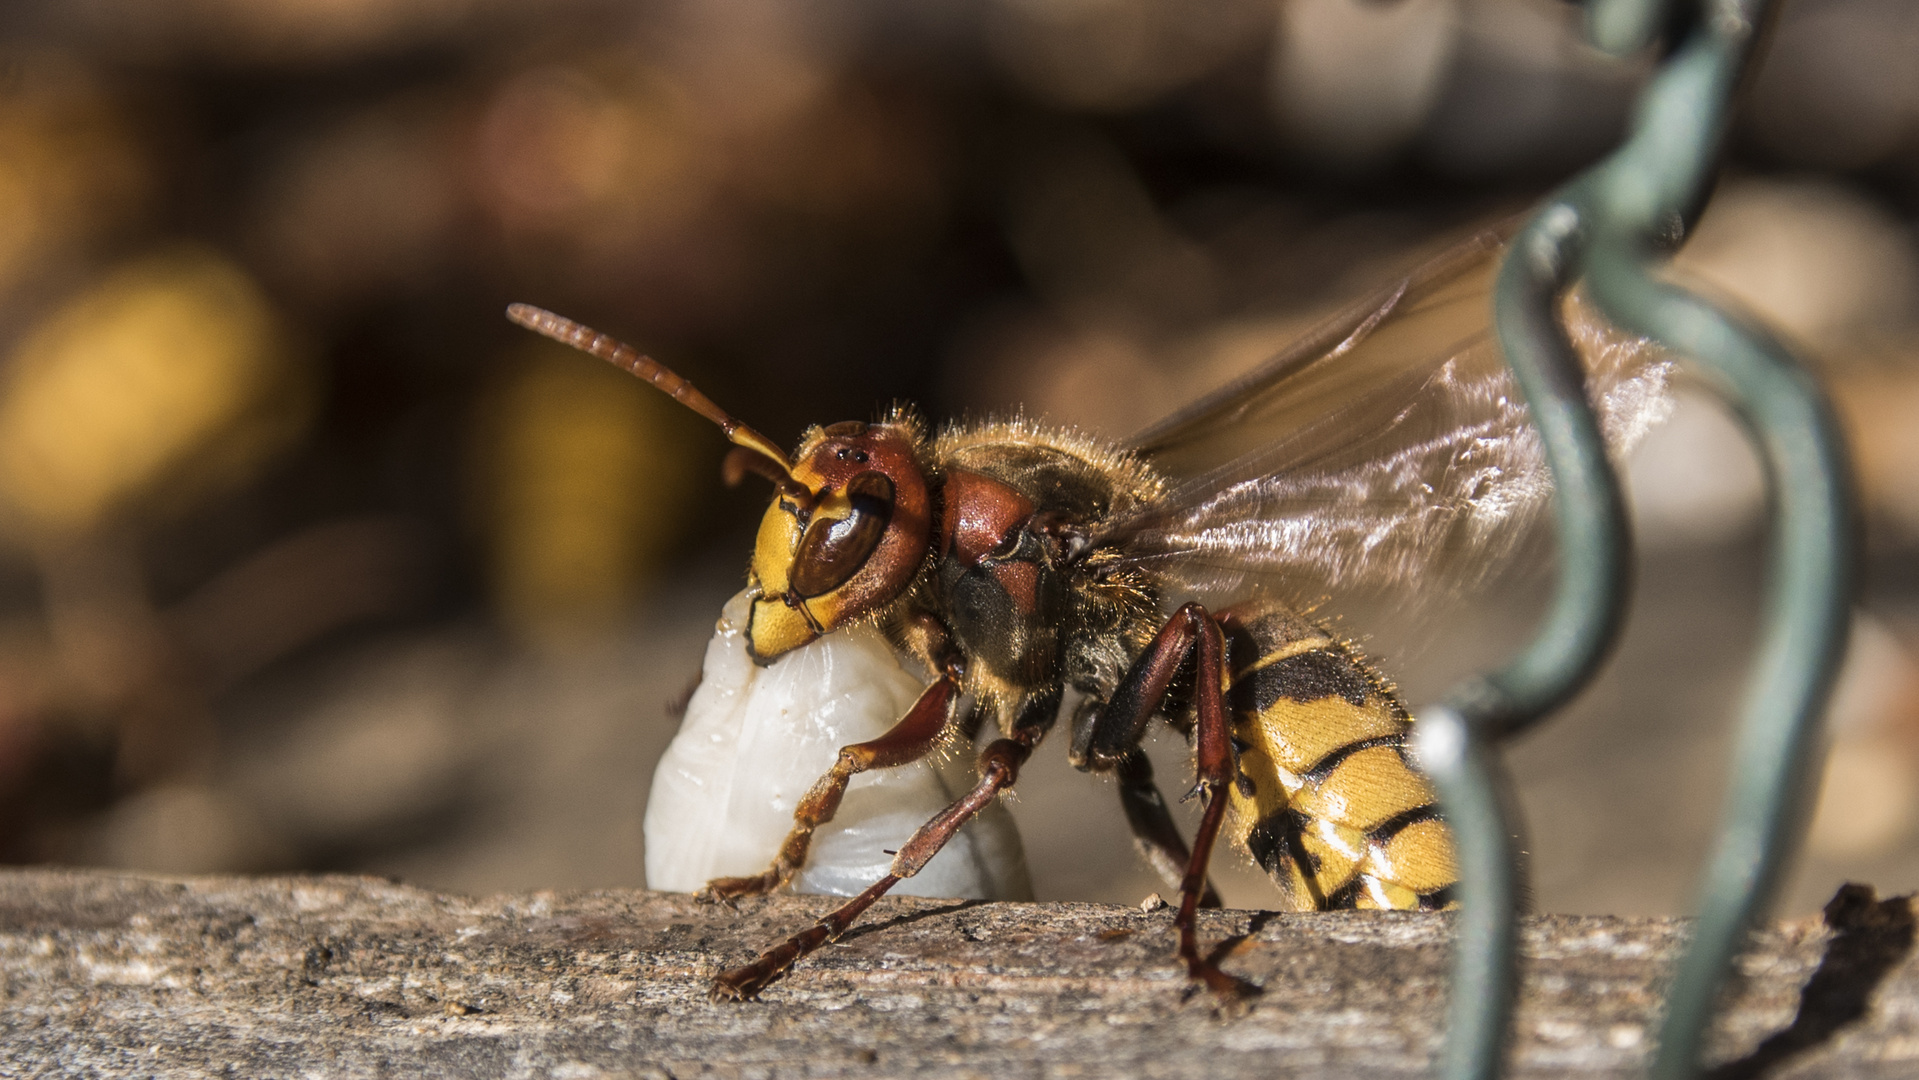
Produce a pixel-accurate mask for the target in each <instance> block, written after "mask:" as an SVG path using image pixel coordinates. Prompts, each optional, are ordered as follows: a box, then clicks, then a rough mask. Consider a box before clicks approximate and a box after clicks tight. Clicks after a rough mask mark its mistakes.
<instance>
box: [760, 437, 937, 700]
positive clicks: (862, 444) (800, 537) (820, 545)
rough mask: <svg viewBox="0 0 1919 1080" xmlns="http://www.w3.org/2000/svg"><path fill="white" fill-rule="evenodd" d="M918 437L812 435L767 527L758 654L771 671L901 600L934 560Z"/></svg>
mask: <svg viewBox="0 0 1919 1080" xmlns="http://www.w3.org/2000/svg"><path fill="white" fill-rule="evenodd" d="M913 449H914V447H913V442H912V437H911V433H910V432H907V431H905V430H903V429H900V428H896V427H894V426H892V425H887V424H880V425H873V426H870V427H869V426H868V425H866V424H835V425H833V426H832V427H828V428H825V429H821V430H816V431H813V432H809V433H808V435H807V438H806V439H805V440H804V441H803V442H802V443H801V446H800V454H799V455H798V461H797V463H796V464H795V465H794V467H793V472H792V476H793V479H794V480H796V481H798V482H799V483H800V484H802V485H804V486H805V487H806V489H807V491H808V492H810V493H811V498H810V500H807V501H808V505H804V506H802V505H801V502H800V500H797V499H795V498H793V497H790V496H788V495H785V494H781V495H778V496H776V497H775V498H774V499H773V504H772V505H771V506H768V507H767V508H766V515H765V516H764V517H762V518H761V519H760V532H759V537H758V538H757V539H756V540H755V541H754V544H753V566H752V571H751V580H750V584H751V585H752V587H753V588H754V590H755V591H756V593H757V594H758V595H756V596H755V597H754V599H753V607H752V615H751V617H750V618H749V619H748V621H747V628H746V636H747V645H748V649H749V651H750V652H751V654H752V656H753V658H754V659H755V660H757V661H759V662H761V663H768V662H770V661H772V660H773V659H774V658H776V657H778V656H780V655H781V654H783V653H786V652H789V651H791V650H793V649H796V648H798V647H800V646H801V645H804V644H806V643H807V642H809V641H812V640H813V639H814V638H816V637H819V636H820V635H821V634H825V633H829V632H831V631H832V630H833V629H834V628H836V627H838V626H841V625H843V624H844V623H846V622H848V621H850V620H853V619H856V618H859V617H860V616H862V615H866V614H868V613H870V612H872V611H875V610H876V609H878V608H880V607H882V606H883V605H885V604H886V603H888V602H890V601H892V600H893V599H895V598H896V597H898V596H899V595H900V594H901V593H902V592H904V591H905V590H906V587H907V586H908V585H910V584H911V583H912V580H913V576H914V574H915V573H917V572H918V570H919V566H920V563H921V562H922V561H923V560H924V558H925V554H926V549H927V544H928V542H929V540H930V533H931V525H932V518H931V513H930V507H929V495H928V492H927V486H926V480H925V478H924V476H922V474H921V473H920V469H919V464H918V462H917V460H916V459H915V457H914V454H913Z"/></svg>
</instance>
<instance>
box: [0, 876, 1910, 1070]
mask: <svg viewBox="0 0 1919 1080" xmlns="http://www.w3.org/2000/svg"><path fill="white" fill-rule="evenodd" d="M828 903H829V901H827V900H824V899H821V898H817V897H778V898H773V899H770V900H765V901H755V902H747V903H744V904H742V905H741V907H740V910H739V911H738V912H731V911H728V910H726V909H724V908H714V907H707V906H702V905H699V904H696V903H694V902H693V901H692V899H691V898H690V897H686V896H680V895H670V894H661V893H647V892H640V891H606V892H593V893H580V894H567V895H553V894H545V893H539V894H533V895H525V896H504V897H493V898H488V899H480V900H474V899H466V898H461V897H454V896H444V895H437V894H434V893H430V892H426V891H422V890H419V889H414V888H408V887H406V886H403V885H396V884H390V883H388V882H384V881H379V880H373V879H364V878H351V877H321V878H259V879H245V878H191V879H167V878H157V877H143V876H134V875H125V874H110V873H96V872H84V871H50V870H16V871H5V872H0V1010H3V1011H0V1076H8V1077H12V1076H22V1077H30V1076H41V1075H62V1076H97V1077H136V1076H137V1077H146V1076H168V1077H197V1076H243V1077H291V1076H324V1077H333V1076H340V1077H362V1076H365V1077H372V1076H414V1075H429V1076H470V1077H572V1078H584V1077H597V1076H607V1077H669V1076H670V1077H678V1078H689V1077H696V1076H700V1077H786V1076H807V1077H813V1076H861V1077H878V1076H915V1077H941V1078H945V1077H972V1076H978V1077H1055V1076H1088V1077H1096V1076H1097V1077H1104V1076H1131V1077H1205V1078H1208V1080H1218V1078H1224V1077H1237V1076H1313V1077H1327V1076H1368V1077H1372V1076H1395V1075H1418V1074H1422V1073H1424V1072H1426V1071H1427V1070H1428V1069H1429V1068H1430V1065H1431V1062H1432V1060H1433V1056H1434V1053H1435V1050H1436V1048H1437V1047H1438V1044H1439V1038H1440V1017H1441V1011H1442V1001H1443V996H1444V991H1445V965H1446V947H1447V942H1448V936H1449V933H1450V929H1449V928H1450V917H1449V916H1445V915H1416V914H1397V915H1377V914H1347V915H1324V916H1300V915H1274V914H1259V913H1249V912H1214V913H1206V917H1205V920H1204V929H1205V933H1206V934H1207V936H1208V938H1209V939H1210V940H1212V941H1215V942H1217V941H1222V940H1228V939H1231V940H1232V941H1233V942H1234V944H1232V945H1231V947H1230V949H1229V950H1228V953H1227V957H1226V960H1225V964H1226V966H1227V967H1228V969H1230V970H1232V971H1233V972H1235V973H1237V974H1240V975H1242V976H1244V977H1246V978H1249V979H1251V980H1253V981H1255V982H1257V983H1259V984H1261V985H1262V986H1263V987H1264V988H1265V989H1264V993H1263V994H1261V995H1260V996H1258V997H1256V998H1254V999H1252V1000H1250V1001H1248V1002H1246V1003H1245V1004H1243V1005H1241V1006H1238V1007H1231V1008H1222V1007H1220V1005H1219V1003H1218V1002H1216V1001H1215V1000H1214V999H1213V998H1211V997H1210V996H1208V995H1207V994H1204V993H1193V992H1192V991H1191V988H1190V987H1189V986H1188V985H1187V983H1186V981H1185V979H1184V978H1183V977H1182V974H1181V971H1180V969H1179V968H1178V967H1176V966H1175V964H1174V963H1173V962H1172V959H1171V954H1172V933H1171V928H1170V926H1171V912H1170V911H1167V910H1159V911H1154V912H1141V911H1138V910H1135V909H1131V908H1120V907H1109V906H1102V905H1091V904H977V903H957V902H940V901H924V900H897V901H884V902H882V903H881V904H879V905H878V906H877V907H876V908H875V909H874V911H873V913H872V914H871V916H870V917H869V919H868V921H867V922H866V923H865V924H864V925H863V926H862V927H860V928H858V929H856V930H855V931H854V932H852V933H851V934H849V935H848V936H847V937H846V938H845V939H844V940H843V941H842V942H841V943H840V944H839V945H837V946H832V947H829V948H827V949H826V950H825V951H824V955H821V956H819V957H817V958H816V959H814V960H812V961H810V962H808V963H806V964H805V965H804V966H803V967H801V968H800V969H798V970H797V971H795V972H794V973H793V974H792V975H790V976H789V977H788V978H786V979H785V980H784V981H782V982H779V983H776V984H775V985H774V986H773V987H772V988H771V989H769V990H768V991H767V993H766V994H765V997H764V999H763V1000H762V1001H759V1002H756V1003H751V1004H746V1005H720V1004H713V1003H710V1002H709V1001H708V1000H707V998H706V985H707V980H708V979H709V978H710V977H711V975H712V973H713V972H714V970H715V969H716V967H717V966H719V965H722V964H731V963H738V962H740V961H743V960H745V959H747V958H748V957H749V956H750V955H751V954H752V953H753V952H754V951H755V950H756V949H757V948H758V947H759V946H761V945H764V944H767V943H770V942H771V941H773V940H774V939H776V938H777V937H779V936H782V935H784V934H785V933H787V932H790V931H792V930H796V929H799V928H800V927H802V926H803V925H805V924H806V923H807V922H808V921H809V920H810V918H811V917H812V916H814V915H816V914H818V913H819V912H821V911H823V910H825V908H826V906H827V905H828ZM1849 912H1850V913H1849V914H1848V916H1847V917H1845V918H1843V919H1841V920H1839V922H1840V926H1841V929H1840V930H1839V931H1838V932H1837V933H1835V932H1834V931H1833V930H1832V929H1829V928H1827V927H1824V926H1820V925H1816V924H1812V923H1806V924H1796V925H1788V926H1782V927H1779V928H1777V929H1775V930H1772V931H1769V932H1767V933H1765V934H1762V935H1759V936H1758V937H1757V938H1756V939H1755V941H1754V946H1753V949H1752V951H1751V952H1750V953H1748V954H1747V956H1746V957H1745V958H1744V960H1743V961H1742V970H1743V971H1744V972H1745V973H1746V975H1747V976H1748V977H1747V979H1746V980H1745V983H1744V985H1743V987H1742V988H1741V990H1740V991H1739V993H1738V994H1737V996H1736V997H1735V998H1734V999H1733V1001H1732V1004H1731V1007H1730V1009H1729V1010H1728V1011H1727V1013H1726V1015H1725V1017H1724V1018H1723V1019H1722V1022H1721V1024H1720V1026H1719V1030H1718V1033H1717V1035H1716V1038H1715V1041H1714V1054H1715V1057H1716V1059H1717V1060H1719V1061H1721V1062H1730V1063H1731V1064H1730V1065H1729V1066H1727V1067H1725V1068H1723V1069H1722V1070H1721V1073H1720V1075H1721V1076H1722V1077H1732V1076H1742V1075H1760V1074H1763V1075H1768V1076H1774V1075H1778V1076H1821V1077H1827V1076H1830V1077H1840V1076H1845V1077H1895V1076H1896V1077H1911V1076H1915V1075H1919V964H1915V961H1914V959H1913V958H1912V956H1911V955H1910V954H1911V943H1912V927H1913V918H1912V909H1911V907H1910V906H1909V905H1908V904H1907V903H1906V902H1905V901H1889V902H1885V903H1881V904H1877V905H1874V904H1871V903H1868V902H1863V901H1862V902H1859V903H1855V904H1853V905H1851V907H1850V909H1849ZM1685 933H1686V930H1685V924H1684V923H1683V922H1682V921H1678V920H1670V919H1617V918H1586V917H1580V918H1575V917H1562V916H1550V917H1542V918H1534V919H1530V920H1528V921H1527V924H1526V930H1525V952H1526V955H1527V957H1528V960H1527V964H1526V990H1525V995H1524V1005H1523V1007H1522V1010H1521V1013H1520V1019H1519V1037H1518V1044H1517V1047H1516V1051H1517V1062H1518V1073H1519V1075H1523V1076H1563V1075H1578V1076H1627V1075H1632V1074H1633V1073H1634V1071H1635V1070H1636V1069H1637V1068H1638V1067H1640V1066H1641V1065H1642V1064H1643V1062H1644V1061H1645V1059H1646V1055H1647V1052H1648V1050H1649V1044H1650V1042H1651V1030H1650V1028H1649V1024H1650V1023H1651V1021H1652V1018H1653V1016H1654V1012H1655V1008H1656V1003H1657V989H1658V987H1659V986H1660V985H1661V982H1662V980H1663V978H1664V977H1665V976H1666V973H1667V971H1668V969H1669V965H1670V963H1671V961H1672V959H1673V957H1674V956H1675V954H1676V950H1677V949H1678V948H1679V947H1680V946H1681V945H1682V944H1683V942H1684V938H1685ZM1809 981H1810V983H1811V988H1810V989H1809V990H1807V991H1806V992H1805V993H1804V994H1803V995H1802V989H1803V988H1806V987H1807V984H1808V982H1809ZM1802 999H1803V1002H1804V1005H1805V1007H1804V1008H1802ZM1782 1033H1783V1034H1782ZM1762 1044H1763V1045H1762ZM1755 1052H1756V1056H1755ZM1760 1066H1766V1068H1765V1069H1763V1070H1761V1069H1760V1068H1759V1067H1760Z"/></svg>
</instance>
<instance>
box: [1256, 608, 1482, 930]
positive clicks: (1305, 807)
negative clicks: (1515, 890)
mask: <svg viewBox="0 0 1919 1080" xmlns="http://www.w3.org/2000/svg"><path fill="white" fill-rule="evenodd" d="M1231 651H1232V657H1233V675H1232V683H1231V689H1230V691H1229V693H1230V696H1231V702H1232V707H1233V713H1234V719H1233V734H1234V736H1235V738H1236V739H1237V740H1238V742H1239V746H1240V757H1239V762H1240V771H1241V772H1243V773H1244V774H1245V776H1246V778H1247V779H1248V780H1250V781H1251V782H1252V787H1253V794H1252V795H1251V797H1247V796H1246V795H1244V794H1242V793H1239V792H1235V793H1234V795H1233V834H1234V835H1235V836H1237V837H1238V838H1239V840H1240V842H1241V843H1242V844H1243V845H1244V846H1245V847H1246V850H1247V851H1248V852H1250V853H1251V854H1252V856H1253V858H1254V859H1255V860H1257V861H1258V862H1259V864H1260V866H1262V867H1264V868H1265V869H1266V871H1267V873H1269V874H1271V875H1272V876H1273V880H1274V881H1276V882H1277V883H1278V884H1279V887H1280V890H1281V892H1283V893H1284V894H1285V895H1286V898H1287V901H1288V904H1289V906H1290V907H1292V908H1293V909H1294V910H1297V911H1314V910H1320V911H1324V910H1330V909H1334V908H1398V909H1420V910H1430V909H1433V908H1440V907H1445V906H1446V905H1447V904H1449V903H1450V902H1451V899H1452V885H1453V882H1454V881H1455V880H1456V879H1457V878H1458V873H1457V870H1456V868H1455V864H1454V859H1453V842H1452V834H1451V833H1450V831H1448V829H1447V828H1446V824H1445V822H1443V821H1441V820H1440V817H1439V808H1438V806H1437V805H1436V804H1437V797H1436V796H1435V795H1434V794H1433V790H1432V787H1431V786H1430V785H1429V784H1428V783H1427V782H1426V780H1425V778H1424V777H1422V776H1420V775H1419V774H1418V773H1416V772H1414V771H1413V770H1412V769H1411V768H1410V767H1409V766H1408V765H1407V763H1406V737H1407V734H1408V729H1409V724H1408V722H1407V716H1406V710H1405V708H1404V707H1403V706H1401V705H1400V703H1399V701H1398V699H1397V698H1396V697H1394V695H1393V692H1392V690H1391V688H1390V687H1388V686H1387V685H1386V684H1385V683H1383V682H1382V681H1381V680H1380V678H1379V677H1378V676H1377V675H1376V674H1374V673H1373V671H1372V670H1371V669H1370V668H1369V667H1367V665H1366V662H1365V661H1364V660H1363V659H1362V658H1361V657H1359V656H1358V655H1357V654H1356V653H1355V652H1354V651H1353V650H1352V649H1350V648H1349V647H1348V646H1347V645H1346V644H1345V643H1343V642H1341V641H1339V640H1338V639H1336V638H1334V637H1332V636H1331V635H1330V634H1328V633H1326V632H1325V631H1324V630H1322V629H1320V628H1319V627H1317V626H1314V625H1313V624H1311V623H1309V622H1307V621H1306V620H1304V619H1301V618H1299V617H1298V616H1296V615H1293V614H1291V613H1290V612H1285V611H1269V612H1266V613H1263V614H1260V615H1258V616H1255V617H1251V618H1246V619H1244V620H1243V621H1241V622H1239V624H1238V625H1237V626H1236V627H1235V633H1234V641H1233V645H1232V650H1231Z"/></svg>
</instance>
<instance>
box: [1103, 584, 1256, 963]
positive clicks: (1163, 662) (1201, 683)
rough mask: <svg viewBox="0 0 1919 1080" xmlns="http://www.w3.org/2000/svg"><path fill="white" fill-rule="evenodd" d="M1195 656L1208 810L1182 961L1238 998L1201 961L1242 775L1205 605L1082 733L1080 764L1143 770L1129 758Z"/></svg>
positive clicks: (1200, 766) (1179, 614) (1194, 607)
mask: <svg viewBox="0 0 1919 1080" xmlns="http://www.w3.org/2000/svg"><path fill="white" fill-rule="evenodd" d="M1188 656H1190V657H1192V661H1193V668H1192V670H1193V707H1194V711H1195V713H1196V714H1197V722H1196V724H1195V730H1194V736H1193V738H1194V745H1193V772H1194V774H1195V779H1196V783H1195V785H1194V791H1195V793H1196V794H1198V795H1199V796H1200V798H1201V799H1202V800H1203V801H1204V805H1205V808H1206V809H1205V812H1204V813H1203V814H1202V815H1201V817H1200V821H1199V833H1198V835H1197V836H1195V837H1194V838H1193V849H1192V854H1191V855H1190V856H1189V857H1188V858H1187V860H1186V872H1185V875H1184V876H1183V877H1182V878H1181V880H1180V888H1179V914H1178V915H1177V916H1175V917H1174V919H1173V925H1174V926H1175V927H1177V928H1178V930H1179V955H1180V959H1182V960H1184V961H1186V970H1187V973H1188V974H1190V975H1191V976H1192V977H1193V978H1195V979H1198V980H1200V981H1202V982H1204V983H1205V984H1206V985H1207V986H1208V987H1210V988H1211V989H1213V990H1215V991H1217V992H1219V993H1221V994H1227V995H1238V994H1240V993H1243V992H1244V991H1245V990H1246V989H1247V984H1245V983H1243V982H1241V981H1240V980H1238V979H1235V978H1233V977H1232V976H1231V975H1228V974H1226V973H1225V972H1223V971H1221V970H1219V968H1218V967H1216V966H1215V965H1214V964H1213V963H1212V962H1211V961H1209V960H1207V959H1205V958H1204V957H1202V956H1200V954H1199V941H1198V934H1197V925H1196V924H1197V922H1198V919H1197V916H1196V912H1197V911H1198V908H1199V906H1200V903H1201V900H1202V898H1203V897H1208V896H1210V895H1211V894H1212V889H1211V886H1209V885H1208V884H1207V881H1206V864H1207V862H1208V861H1209V860H1210V859H1211V857H1212V852H1213V842H1214V841H1215V840H1217V839H1218V838H1219V827H1220V823H1221V821H1222V820H1223V819H1224V817H1225V813H1226V791H1227V788H1228V787H1229V786H1230V785H1231V784H1232V783H1233V780H1234V777H1235V775H1236V773H1237V771H1238V766H1237V763H1236V762H1235V760H1234V757H1233V740H1232V724H1231V720H1230V718H1229V716H1228V715H1227V712H1226V696H1225V680H1226V637H1225V635H1224V634H1223V633H1221V631H1220V628H1219V624H1218V623H1217V622H1215V621H1214V620H1213V618H1212V616H1210V615H1208V614H1207V613H1206V609H1205V608H1204V607H1201V606H1200V605H1198V604H1187V605H1185V606H1184V607H1182V608H1180V609H1179V610H1178V611H1176V612H1174V613H1173V617H1172V618H1171V619H1168V620H1167V622H1166V626H1165V627H1164V628H1163V629H1161V630H1160V632H1159V636H1157V637H1155V638H1154V639H1153V643H1152V644H1151V645H1149V646H1147V647H1146V651H1145V652H1143V653H1141V654H1140V656H1139V658H1138V659H1137V660H1135V661H1133V666H1132V667H1131V668H1130V669H1128V671H1127V672H1126V674H1125V675H1124V676H1123V677H1121V679H1120V681H1119V685H1118V686H1116V687H1114V688H1113V693H1112V695H1111V696H1110V697H1109V698H1108V699H1107V701H1106V704H1105V705H1103V706H1101V707H1100V709H1099V711H1098V712H1097V713H1096V714H1095V715H1094V716H1093V717H1092V719H1091V722H1090V723H1088V724H1087V725H1086V727H1085V728H1084V729H1083V730H1081V731H1079V732H1076V733H1075V739H1074V747H1073V759H1074V764H1076V765H1079V766H1080V767H1081V768H1086V769H1117V770H1119V771H1120V773H1121V776H1122V778H1123V777H1124V776H1125V774H1126V771H1127V769H1128V768H1133V767H1136V766H1133V765H1132V763H1131V762H1130V760H1129V759H1131V758H1132V757H1133V756H1134V755H1137V754H1138V753H1139V742H1140V739H1141V738H1142V737H1143V736H1144V735H1145V732H1146V724H1147V722H1148V721H1149V720H1151V719H1152V718H1153V716H1155V715H1156V714H1157V713H1158V712H1159V710H1160V707H1161V705H1162V704H1163V703H1164V701H1165V699H1166V693H1167V690H1168V689H1169V688H1170V687H1171V686H1172V684H1173V680H1174V678H1175V676H1177V675H1178V674H1179V672H1180V670H1181V668H1182V667H1184V666H1185V664H1186V659H1187V657H1188ZM1169 825H1170V822H1169Z"/></svg>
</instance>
